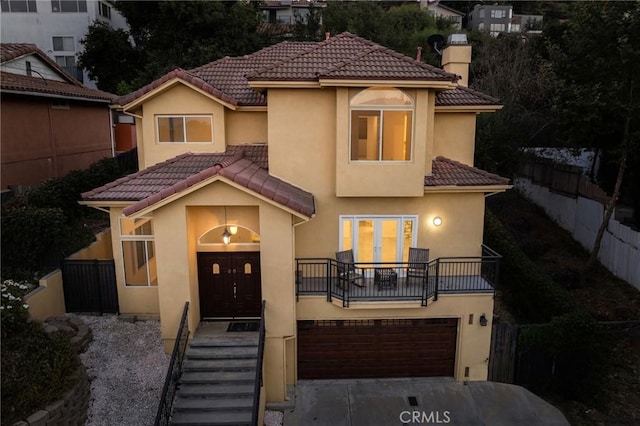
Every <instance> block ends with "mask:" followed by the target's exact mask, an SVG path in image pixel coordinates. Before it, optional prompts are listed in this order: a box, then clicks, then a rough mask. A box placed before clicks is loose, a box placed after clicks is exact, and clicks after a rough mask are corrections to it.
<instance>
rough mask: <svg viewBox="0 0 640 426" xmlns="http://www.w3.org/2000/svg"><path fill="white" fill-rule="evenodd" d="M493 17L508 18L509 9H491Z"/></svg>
mask: <svg viewBox="0 0 640 426" xmlns="http://www.w3.org/2000/svg"><path fill="white" fill-rule="evenodd" d="M491 17H492V18H499V19H501V18H506V17H507V11H506V10H505V9H497V10H492V11H491Z"/></svg>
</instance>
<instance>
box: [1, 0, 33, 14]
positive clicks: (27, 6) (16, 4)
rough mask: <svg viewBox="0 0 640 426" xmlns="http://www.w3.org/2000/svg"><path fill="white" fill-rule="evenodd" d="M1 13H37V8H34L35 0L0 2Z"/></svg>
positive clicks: (5, 0) (7, 0) (3, 0)
mask: <svg viewBox="0 0 640 426" xmlns="http://www.w3.org/2000/svg"><path fill="white" fill-rule="evenodd" d="M1 4H2V11H3V12H14V13H20V12H23V13H24V12H29V13H37V12H38V8H37V6H36V0H2V2H1Z"/></svg>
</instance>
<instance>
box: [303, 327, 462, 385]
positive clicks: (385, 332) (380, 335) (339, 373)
mask: <svg viewBox="0 0 640 426" xmlns="http://www.w3.org/2000/svg"><path fill="white" fill-rule="evenodd" d="M457 329H458V320H457V319H450V318H446V319H405V320H357V321H355V320H344V321H298V377H299V378H300V379H357V378H382V377H435V376H453V370H454V365H455V353H456V335H457Z"/></svg>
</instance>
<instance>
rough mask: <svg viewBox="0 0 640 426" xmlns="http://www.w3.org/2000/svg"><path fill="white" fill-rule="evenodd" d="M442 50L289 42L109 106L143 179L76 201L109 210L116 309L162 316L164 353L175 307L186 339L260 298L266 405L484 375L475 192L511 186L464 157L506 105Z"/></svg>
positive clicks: (464, 56)
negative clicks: (357, 382) (423, 55)
mask: <svg viewBox="0 0 640 426" xmlns="http://www.w3.org/2000/svg"><path fill="white" fill-rule="evenodd" d="M448 49H449V50H448V51H447V52H445V58H446V61H445V62H446V64H445V70H442V69H439V68H436V67H433V66H430V65H426V64H424V63H421V62H418V61H416V60H414V59H412V58H409V57H406V56H403V55H401V54H399V53H397V52H394V51H392V50H389V49H387V48H385V47H383V46H380V45H378V44H375V43H373V42H370V41H367V40H364V39H362V38H360V37H357V36H355V35H352V34H349V33H343V34H340V35H337V36H334V37H331V38H329V39H327V40H325V41H322V42H317V43H315V42H300V43H297V42H283V43H280V44H276V45H274V46H271V47H268V48H265V49H263V50H260V51H258V52H256V53H253V54H251V55H246V56H243V57H235V58H229V57H226V58H223V59H220V60H218V61H215V62H212V63H210V64H207V65H203V66H201V67H199V68H196V69H193V70H190V71H185V70H182V69H176V70H173V71H171V72H170V73H168V74H166V75H165V76H163V77H161V78H160V79H158V80H157V81H154V82H153V83H151V84H149V85H148V86H146V87H143V88H141V89H140V90H138V91H136V92H135V93H132V94H130V95H128V96H126V97H124V98H123V99H121V104H122V106H123V108H124V111H125V112H126V113H128V114H130V115H132V116H134V117H135V120H136V129H137V132H138V134H137V139H138V155H139V164H140V171H139V172H138V173H136V174H133V175H130V176H127V177H125V178H122V179H119V180H117V181H115V182H112V183H110V184H108V185H106V186H103V187H101V188H97V189H95V190H93V191H91V192H88V193H85V194H83V198H84V201H83V203H84V204H87V205H89V206H94V207H97V208H101V209H108V211H109V213H110V217H111V230H112V231H111V232H112V237H113V252H114V257H115V263H116V273H117V282H118V297H119V304H120V310H121V312H122V313H128V314H157V315H159V316H160V320H161V328H162V337H163V340H164V342H165V345H166V348H167V350H169V349H170V348H171V346H172V345H173V339H174V338H175V333H176V330H177V328H178V321H179V319H180V315H181V313H182V310H183V305H184V303H185V301H188V302H190V309H189V314H188V321H189V324H190V326H191V329H192V330H193V329H195V328H196V327H197V326H198V324H199V322H200V321H202V320H211V319H214V320H215V319H229V318H248V317H249V318H251V317H257V316H259V315H260V308H261V301H262V300H264V301H265V306H266V308H265V318H266V344H265V364H264V365H265V367H264V371H265V388H266V399H267V400H268V401H282V400H284V398H285V397H286V386H287V385H289V384H294V383H295V382H296V381H297V380H298V379H299V378H331V377H334V378H342V377H351V378H358V377H403V376H404V377H406V376H451V377H454V378H455V379H456V380H460V381H462V380H486V378H487V365H488V357H489V346H490V339H491V320H492V315H493V287H492V285H491V284H492V279H494V278H495V272H496V266H497V260H498V259H497V258H498V256H497V255H496V254H495V253H492V252H491V251H490V250H488V249H487V248H485V247H483V245H482V241H483V221H484V208H485V197H487V196H488V195H491V194H494V193H498V192H502V191H505V190H506V189H508V188H509V185H508V180H507V179H504V178H501V177H499V176H496V175H492V174H490V173H487V172H485V171H482V170H480V169H477V168H474V167H473V158H474V140H475V124H476V116H477V114H478V113H484V112H493V111H496V110H497V109H499V108H500V105H499V103H498V100H497V99H494V98H492V97H490V96H487V95H484V94H482V93H479V92H476V91H474V90H471V89H468V88H466V87H464V86H461V85H459V84H458V81H466V77H467V76H466V74H467V68H468V63H469V61H470V57H471V55H470V49H471V48H470V46H467V45H452V46H449V48H448ZM410 248H423V249H429V257H428V263H426V261H424V262H423V264H421V265H418V269H421V270H422V272H424V274H422V275H420V274H418V276H417V277H416V276H412V273H411V266H412V265H411V264H410V262H408V261H409V252H410ZM342 251H347V252H349V251H350V252H349V253H351V254H353V256H354V261H355V263H350V262H345V261H344V260H342V261H338V260H336V252H342ZM422 253H424V251H423V252H422ZM414 266H415V265H414ZM487 324H488V326H487Z"/></svg>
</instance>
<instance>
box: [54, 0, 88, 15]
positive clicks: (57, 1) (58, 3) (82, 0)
mask: <svg viewBox="0 0 640 426" xmlns="http://www.w3.org/2000/svg"><path fill="white" fill-rule="evenodd" d="M63 1H64V2H65V3H71V2H73V3H75V5H76V7H75V10H66V11H65V10H62V3H63ZM81 5H84V6H83V7H80V6H81ZM56 7H57V9H58V10H56ZM83 9H84V10H83ZM51 13H87V0H66V1H65V0H51Z"/></svg>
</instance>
